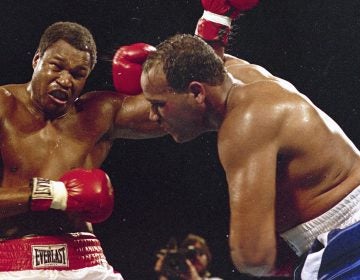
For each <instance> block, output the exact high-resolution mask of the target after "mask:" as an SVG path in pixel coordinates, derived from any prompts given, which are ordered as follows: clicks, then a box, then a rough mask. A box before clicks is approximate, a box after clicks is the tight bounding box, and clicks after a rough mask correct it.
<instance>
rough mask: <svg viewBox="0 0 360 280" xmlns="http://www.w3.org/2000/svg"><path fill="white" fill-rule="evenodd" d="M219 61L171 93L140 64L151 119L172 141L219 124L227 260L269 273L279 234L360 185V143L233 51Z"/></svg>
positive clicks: (158, 72)
mask: <svg viewBox="0 0 360 280" xmlns="http://www.w3.org/2000/svg"><path fill="white" fill-rule="evenodd" d="M224 62H225V67H226V69H227V71H228V74H227V76H226V78H225V81H224V83H222V84H221V85H217V86H211V85H208V84H206V83H201V82H198V81H193V82H190V84H189V87H188V88H189V90H188V91H187V92H183V93H178V94H174V93H173V92H172V91H171V90H169V86H168V84H167V81H166V78H165V75H164V73H163V72H162V68H161V66H159V64H157V65H156V66H154V67H153V68H151V69H150V70H149V71H148V72H146V73H143V76H142V80H141V81H142V87H143V90H144V94H145V97H146V99H147V100H149V101H150V103H151V104H152V109H151V113H150V119H151V120H153V121H156V122H158V123H159V124H160V125H161V127H163V128H164V129H165V130H166V131H167V132H169V133H170V134H171V135H172V137H173V138H174V140H175V141H177V142H185V141H189V140H192V139H194V138H195V137H197V136H198V135H200V134H202V133H204V132H206V131H218V153H219V157H220V161H221V164H222V166H223V168H224V170H225V173H226V178H227V182H228V188H229V196H230V210H231V217H230V249H231V255H232V259H233V262H234V264H235V265H236V266H237V268H238V269H239V270H240V271H242V272H245V273H250V274H253V275H259V276H261V275H271V273H272V272H271V270H272V269H273V268H274V266H275V260H276V255H277V251H276V250H277V249H276V234H277V233H281V232H284V231H286V230H288V229H290V228H292V227H294V226H296V225H298V224H300V223H303V222H306V221H308V220H310V219H312V218H314V217H317V216H319V215H320V214H322V213H324V212H325V211H327V210H329V209H330V208H331V207H333V206H334V205H336V204H337V203H338V202H339V201H341V200H342V199H343V198H344V197H345V196H346V195H347V194H348V193H350V192H351V191H352V190H353V189H355V188H356V187H357V186H359V185H360V157H359V151H358V149H357V148H356V147H355V146H354V145H353V143H352V142H351V141H350V140H349V139H348V137H347V136H346V135H345V134H344V132H343V131H342V130H341V129H340V127H339V126H338V125H337V124H336V123H335V122H334V121H333V120H332V119H330V118H329V117H328V116H327V115H326V114H325V113H324V112H322V111H321V110H320V109H319V108H317V107H316V106H314V104H313V103H312V102H311V101H310V100H309V99H308V98H307V97H306V96H304V95H303V94H301V93H299V92H298V91H297V90H296V88H295V87H294V86H292V85H291V84H290V83H289V82H287V81H284V80H282V79H280V78H277V77H274V76H272V75H271V74H270V73H269V72H268V71H266V70H265V69H263V68H262V67H260V66H257V65H252V64H249V63H247V62H246V61H243V60H238V59H236V58H234V57H231V56H226V55H225V56H224ZM160 65H161V64H160ZM194 88H196V94H195V93H194V92H193V91H191V89H194ZM178 116H180V117H178Z"/></svg>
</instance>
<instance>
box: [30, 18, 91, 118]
mask: <svg viewBox="0 0 360 280" xmlns="http://www.w3.org/2000/svg"><path fill="white" fill-rule="evenodd" d="M95 63H96V46H95V42H94V40H93V37H92V36H91V34H90V32H89V31H88V30H87V29H86V28H85V27H83V26H81V25H79V24H76V23H71V22H58V23H55V24H53V25H51V26H50V27H48V28H47V29H46V31H45V32H44V35H43V36H42V37H41V40H40V44H39V48H38V50H37V52H36V54H35V56H34V58H33V68H34V72H33V75H32V79H31V81H30V83H29V85H28V87H27V90H28V92H29V93H30V99H31V104H30V105H32V106H34V107H35V109H36V110H37V111H40V112H43V113H44V116H45V118H46V119H54V118H58V117H60V116H62V115H64V114H65V113H66V112H67V111H68V110H69V108H70V107H71V106H72V105H73V104H74V102H75V100H76V99H77V98H78V97H79V96H80V94H81V92H82V90H83V88H84V86H85V83H86V80H87V78H88V76H89V74H90V72H91V70H92V68H93V67H94V65H95Z"/></svg>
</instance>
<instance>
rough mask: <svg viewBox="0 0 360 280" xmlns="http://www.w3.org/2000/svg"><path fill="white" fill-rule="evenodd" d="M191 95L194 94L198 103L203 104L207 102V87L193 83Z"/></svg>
mask: <svg viewBox="0 0 360 280" xmlns="http://www.w3.org/2000/svg"><path fill="white" fill-rule="evenodd" d="M189 91H190V93H192V94H194V96H195V99H196V101H197V102H198V103H203V102H204V100H205V87H204V85H203V84H202V83H199V82H196V81H193V82H191V83H190V85H189Z"/></svg>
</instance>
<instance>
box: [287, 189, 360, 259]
mask: <svg viewBox="0 0 360 280" xmlns="http://www.w3.org/2000/svg"><path fill="white" fill-rule="evenodd" d="M358 221H360V186H359V187H357V188H356V189H354V190H353V191H352V192H351V193H350V194H348V195H347V196H346V197H345V198H344V199H343V200H341V201H340V202H339V203H338V204H337V205H335V206H334V207H333V208H331V209H330V210H328V211H326V212H325V213H323V214H322V215H320V216H318V217H316V218H314V219H312V220H310V221H308V222H305V223H302V224H300V225H298V226H296V227H294V228H292V229H290V230H288V231H286V232H283V233H281V234H280V236H281V237H282V238H283V239H284V240H285V241H286V242H287V243H288V244H289V246H290V247H291V248H292V249H293V250H294V251H295V253H296V254H297V255H298V256H301V255H303V254H304V253H305V252H307V251H308V250H309V249H310V247H311V245H312V243H313V242H314V240H315V239H316V238H317V237H318V236H319V235H320V234H322V233H325V232H329V231H331V230H333V229H337V228H338V229H342V228H345V227H348V226H350V225H352V224H354V223H356V222H358Z"/></svg>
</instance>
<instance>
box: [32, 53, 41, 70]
mask: <svg viewBox="0 0 360 280" xmlns="http://www.w3.org/2000/svg"><path fill="white" fill-rule="evenodd" d="M39 59H40V52H39V50H37V51H36V53H35V55H34V57H33V60H32V67H33V69H35V67H36V65H37V64H38V62H39Z"/></svg>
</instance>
